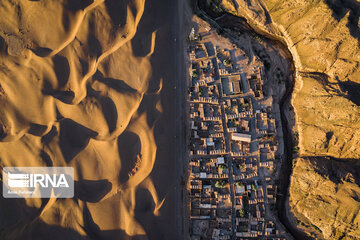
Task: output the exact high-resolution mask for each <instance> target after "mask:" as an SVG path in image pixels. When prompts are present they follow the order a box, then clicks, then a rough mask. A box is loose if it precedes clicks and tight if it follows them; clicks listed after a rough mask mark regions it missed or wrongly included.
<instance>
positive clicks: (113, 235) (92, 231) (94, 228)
mask: <svg viewBox="0 0 360 240" xmlns="http://www.w3.org/2000/svg"><path fill="white" fill-rule="evenodd" d="M83 217H84V227H83V229H84V231H85V232H86V234H87V235H88V236H89V237H90V239H93V240H114V239H121V240H145V239H148V238H147V237H146V236H129V235H128V234H126V233H125V231H124V230H120V229H115V230H101V228H100V227H99V225H97V224H96V223H95V222H94V219H93V217H92V215H91V213H90V210H89V208H88V207H87V204H84V209H83Z"/></svg>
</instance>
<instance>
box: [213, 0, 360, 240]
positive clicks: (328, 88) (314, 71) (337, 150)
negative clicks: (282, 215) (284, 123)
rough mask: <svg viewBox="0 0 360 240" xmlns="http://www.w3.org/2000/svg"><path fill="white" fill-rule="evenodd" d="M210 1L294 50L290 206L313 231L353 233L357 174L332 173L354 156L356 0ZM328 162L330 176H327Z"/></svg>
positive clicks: (359, 93) (358, 142) (359, 151)
mask: <svg viewBox="0 0 360 240" xmlns="http://www.w3.org/2000/svg"><path fill="white" fill-rule="evenodd" d="M213 7H214V8H215V9H217V11H219V12H228V13H231V14H233V15H236V16H241V17H244V18H246V19H247V21H248V23H249V24H250V25H251V26H252V27H253V28H254V29H258V30H260V31H265V32H266V33H268V34H271V35H273V36H276V37H278V38H281V39H282V40H284V41H285V42H286V44H287V46H288V48H289V50H290V52H291V54H292V55H293V59H294V63H295V66H296V83H295V90H294V93H293V97H292V101H291V102H292V105H293V107H294V112H295V120H296V122H295V126H294V130H293V131H294V132H297V133H298V135H299V138H298V139H299V140H298V141H299V147H300V151H299V154H297V155H298V156H299V157H300V158H299V160H298V161H297V163H296V164H295V165H294V174H293V176H292V178H291V186H290V207H291V208H290V211H291V212H292V213H293V214H294V216H295V218H296V219H297V222H298V224H299V225H298V226H299V227H300V228H302V229H303V230H305V231H306V232H308V233H309V234H312V235H313V236H314V237H315V236H316V237H317V238H322V239H360V233H359V232H358V230H357V229H358V228H359V221H358V218H359V216H360V213H359V202H360V200H359V198H357V197H354V196H358V195H360V188H359V181H358V180H359V178H358V175H356V174H355V173H354V174H352V178H353V179H355V180H354V181H352V182H349V181H347V180H346V179H345V178H344V177H339V176H343V173H345V172H346V171H347V170H351V169H357V164H358V163H357V161H358V160H359V158H360V148H359V147H358V146H360V132H359V131H358V130H357V129H358V128H359V127H360V79H359V76H360V68H359V63H360V62H359V60H360V57H359V56H360V55H359V53H360V48H359V46H360V45H359V41H360V28H359V16H360V3H359V2H358V1H355V0H346V1H340V0H339V1H338V0H296V1H283V0H223V1H213ZM308 157H311V161H310V160H308ZM338 162H340V163H341V164H338ZM318 168H320V169H322V170H321V171H317V170H315V169H318ZM330 169H331V171H333V173H332V174H333V175H334V176H337V177H334V178H331V177H329V176H328V175H329V171H330ZM330 175H331V174H330ZM304 182H306V184H304ZM326 185H328V186H329V187H327V188H325V189H323V190H322V191H320V188H321V186H326ZM309 189H310V190H312V191H311V194H308V195H307V194H306V192H307V191H308V190H309ZM345 216H346V217H345ZM303 225H306V226H308V227H306V228H305V229H304V226H303Z"/></svg>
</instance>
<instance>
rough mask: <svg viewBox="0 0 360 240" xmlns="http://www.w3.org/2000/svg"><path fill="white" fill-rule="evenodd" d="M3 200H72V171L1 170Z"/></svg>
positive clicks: (46, 169) (59, 168)
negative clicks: (54, 198) (27, 198)
mask: <svg viewBox="0 0 360 240" xmlns="http://www.w3.org/2000/svg"><path fill="white" fill-rule="evenodd" d="M3 196H4V197H5V198H26V197H32V198H52V197H56V198H72V197H73V196H74V170H73V168H71V167H18V168H14V167H6V168H4V169H3Z"/></svg>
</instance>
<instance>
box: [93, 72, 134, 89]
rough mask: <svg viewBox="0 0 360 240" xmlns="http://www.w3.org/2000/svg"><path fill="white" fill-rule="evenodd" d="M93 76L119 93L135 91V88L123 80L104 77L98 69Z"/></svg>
mask: <svg viewBox="0 0 360 240" xmlns="http://www.w3.org/2000/svg"><path fill="white" fill-rule="evenodd" d="M93 78H94V79H96V80H97V81H99V82H101V83H103V84H105V85H106V86H108V87H110V88H112V89H114V90H116V91H117V92H119V93H137V90H136V89H134V88H132V87H130V86H129V85H128V84H127V83H125V82H124V81H123V80H120V79H114V78H104V75H103V74H102V72H100V71H97V72H96V73H95V74H94V76H93Z"/></svg>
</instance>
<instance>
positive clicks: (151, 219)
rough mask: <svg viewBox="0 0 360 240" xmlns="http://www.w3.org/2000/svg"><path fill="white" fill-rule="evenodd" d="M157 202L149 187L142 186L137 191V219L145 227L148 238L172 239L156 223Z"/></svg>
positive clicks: (156, 239) (158, 239) (157, 239)
mask: <svg viewBox="0 0 360 240" xmlns="http://www.w3.org/2000/svg"><path fill="white" fill-rule="evenodd" d="M154 209H155V202H154V199H153V197H152V196H151V194H150V192H149V191H148V190H147V189H144V188H140V189H138V190H137V191H136V206H135V219H136V220H137V222H139V223H140V225H141V226H142V227H143V228H144V229H145V232H146V233H147V237H148V239H154V240H166V239H169V238H170V239H172V238H171V237H170V236H167V237H168V238H167V237H166V236H165V235H164V233H163V232H162V231H161V228H160V227H159V225H158V224H157V223H156V222H157V219H156V218H157V217H156V216H155V215H154Z"/></svg>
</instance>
